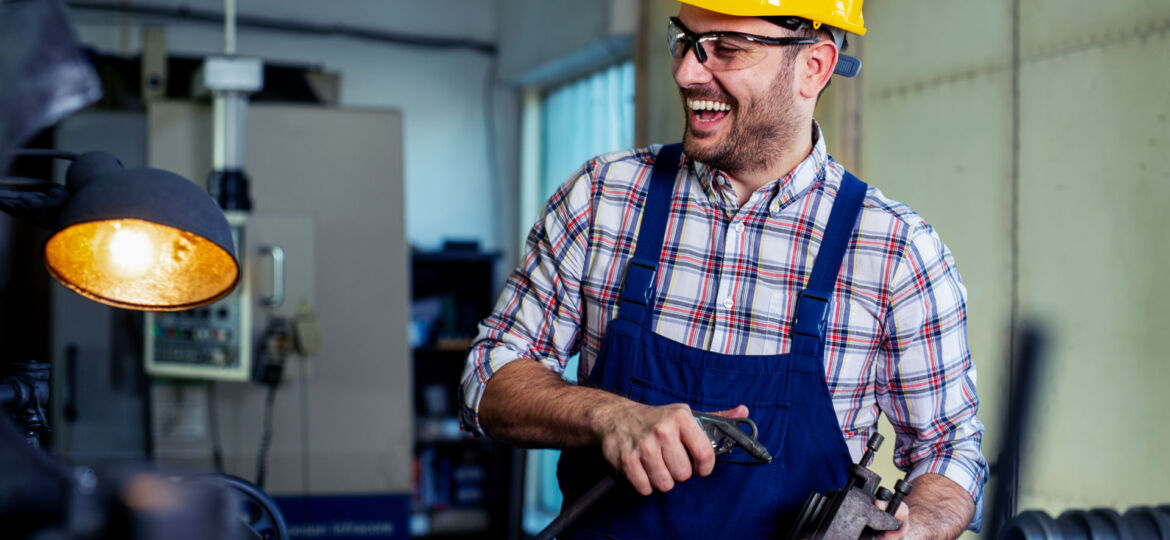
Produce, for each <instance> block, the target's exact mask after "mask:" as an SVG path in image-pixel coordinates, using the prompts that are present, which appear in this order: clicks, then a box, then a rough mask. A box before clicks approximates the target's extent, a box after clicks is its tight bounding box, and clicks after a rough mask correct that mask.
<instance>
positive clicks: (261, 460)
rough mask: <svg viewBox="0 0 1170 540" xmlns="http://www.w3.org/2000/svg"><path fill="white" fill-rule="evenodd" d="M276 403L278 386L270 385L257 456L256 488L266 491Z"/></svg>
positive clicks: (265, 402)
mask: <svg viewBox="0 0 1170 540" xmlns="http://www.w3.org/2000/svg"><path fill="white" fill-rule="evenodd" d="M275 401H276V385H275V384H271V385H268V397H267V398H265V400H264V428H263V430H264V431H263V433H262V434H261V435H260V451H259V452H258V453H257V455H256V486H257V487H259V488H260V489H264V472H265V468H266V463H265V461H267V458H268V447H269V445H270V444H271V443H272V409H273V403H274V402H275Z"/></svg>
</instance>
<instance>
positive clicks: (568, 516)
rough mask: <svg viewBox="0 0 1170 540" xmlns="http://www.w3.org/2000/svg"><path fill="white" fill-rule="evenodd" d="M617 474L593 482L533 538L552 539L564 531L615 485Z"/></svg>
mask: <svg viewBox="0 0 1170 540" xmlns="http://www.w3.org/2000/svg"><path fill="white" fill-rule="evenodd" d="M619 476H621V473H618V472H615V473H613V474H611V475H609V476H606V477H605V478H602V479H601V480H600V481H598V482H597V483H596V484H593V487H591V488H589V491H586V492H585V494H584V495H582V496H581V498H580V499H577V500H576V501H574V502H573V504H571V505H569V507H568V508H566V509H565V511H564V512H561V515H559V516H557V518H556V519H554V520H553V521H552V523H549V524H548V527H545V528H544V530H543V531H540V533H539V534H537V535H536V536H535V537H533V540H552V539H553V538H556V537H557V535H558V534H561V533H562V532H564V530H565V528H566V527H568V526H569V525H572V524H573V522H574V521H577V518H580V517H581V514H584V513H585V511H586V510H588V509H590V508H591V507H592V506H593V505H594V504H596V503H597V501H599V500H601V498H602V497H604V496H605V494H606V493H609V490H611V489H613V487H614V486H616V485H617V481H618V477H619Z"/></svg>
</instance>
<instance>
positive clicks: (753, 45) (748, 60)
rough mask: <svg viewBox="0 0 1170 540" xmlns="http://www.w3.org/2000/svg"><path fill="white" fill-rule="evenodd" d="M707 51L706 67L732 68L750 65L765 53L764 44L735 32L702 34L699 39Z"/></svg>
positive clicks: (761, 58)
mask: <svg viewBox="0 0 1170 540" xmlns="http://www.w3.org/2000/svg"><path fill="white" fill-rule="evenodd" d="M699 41H700V42H702V47H703V50H704V51H706V53H707V62H706V63H705V64H704V65H705V66H707V69H713V70H734V69H744V68H749V67H752V66H754V65H756V64H758V63H759V62H760V60H763V58H764V56H766V55H767V50H765V49H764V45H763V44H761V43H757V42H755V41H752V40H751V39H748V38H746V37H744V36H740V35H736V34H718V35H712V36H704V37H703V38H701V39H700V40H699Z"/></svg>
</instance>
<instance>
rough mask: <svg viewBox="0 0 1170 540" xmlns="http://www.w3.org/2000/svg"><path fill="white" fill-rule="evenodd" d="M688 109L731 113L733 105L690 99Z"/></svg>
mask: <svg viewBox="0 0 1170 540" xmlns="http://www.w3.org/2000/svg"><path fill="white" fill-rule="evenodd" d="M687 107H690V108H691V109H692V110H696V111H730V110H731V105H728V104H726V103H722V102H719V101H711V100H707V99H688V100H687Z"/></svg>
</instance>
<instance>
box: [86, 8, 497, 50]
mask: <svg viewBox="0 0 1170 540" xmlns="http://www.w3.org/2000/svg"><path fill="white" fill-rule="evenodd" d="M67 5H68V6H69V8H70V9H81V10H88V11H102V12H112V13H123V14H124V13H129V14H132V15H147V16H157V17H166V18H171V19H180V20H189V21H196V22H205V23H213V24H217V25H219V24H223V21H224V14H223V13H221V12H217V11H210V10H201V9H191V8H189V7H186V6H180V7H171V6H166V5H159V4H134V5H129V4H128V3H121V4H112V3H105V2H69V3H68V4H67ZM236 25H237V26H239V27H244V28H258V29H261V30H276V31H282V32H289V33H293V34H309V35H315V36H343V37H350V38H355V39H365V40H369V41H378V42H382V43H390V44H394V45H409V46H412V47H424V48H431V49H469V50H472V51H475V52H479V53H483V54H488V55H495V54H496V45H495V44H494V43H490V42H486V41H475V40H472V39H466V38H455V37H434V36H419V35H410V34H400V33H397V32H387V31H385V30H381V29H377V28H361V27H354V26H346V25H342V24H316V23H310V22H304V21H297V20H293V19H276V18H271V17H258V16H256V15H242V14H241V15H237V16H236Z"/></svg>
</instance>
